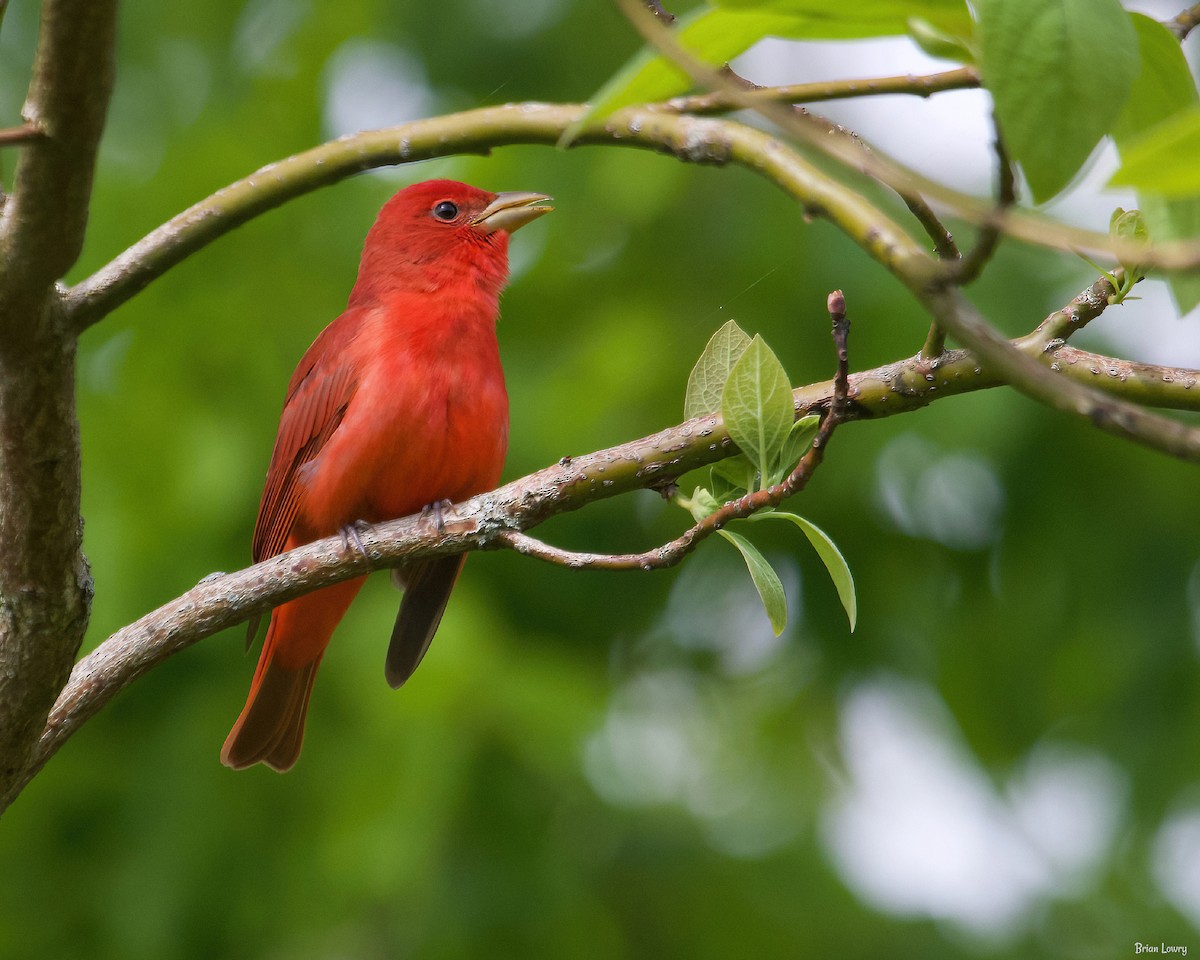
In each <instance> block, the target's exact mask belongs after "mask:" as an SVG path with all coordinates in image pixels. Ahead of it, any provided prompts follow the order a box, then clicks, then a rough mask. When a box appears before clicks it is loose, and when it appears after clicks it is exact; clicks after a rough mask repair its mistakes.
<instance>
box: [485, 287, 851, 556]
mask: <svg viewBox="0 0 1200 960" xmlns="http://www.w3.org/2000/svg"><path fill="white" fill-rule="evenodd" d="M827 306H828V309H829V316H830V319H831V321H832V326H833V342H834V346H835V347H836V349H837V371H836V373H835V374H834V377H833V397H832V399H831V401H830V404H829V406H828V407H827V408H826V410H825V412H824V414H823V415H822V417H821V425H820V427H819V428H818V429H817V435H816V436H815V437H814V438H813V442H812V445H811V446H810V447H809V448H808V450H807V451H805V454H804V456H803V457H801V458H800V462H799V463H797V464H796V467H795V469H793V470H792V472H791V474H789V475H788V476H787V477H786V478H785V479H784V480H782V481H781V482H779V483H777V484H774V485H772V486H770V487H766V488H764V489H762V490H756V491H753V492H749V493H747V494H746V495H745V496H742V497H739V498H738V499H736V500H730V501H729V502H727V503H725V504H723V505H722V506H721V507H719V508H718V509H717V510H715V511H713V512H712V513H710V514H709V515H708V516H706V517H705V518H704V519H702V520H700V521H698V522H697V523H695V524H694V525H693V526H691V527H689V528H688V529H687V530H686V531H685V532H684V533H682V534H681V535H680V536H678V537H676V538H675V539H674V540H671V541H669V542H668V543H664V544H663V545H662V546H659V547H655V548H654V549H652V550H646V551H644V552H642V553H619V554H600V553H581V552H577V551H573V550H563V549H561V548H559V547H554V546H551V545H550V544H548V543H545V542H544V541H541V540H537V539H535V538H534V537H531V536H529V535H528V534H525V533H522V532H520V531H518V530H507V531H505V532H503V533H501V534H499V535H498V536H497V538H496V540H497V542H498V543H500V544H503V545H504V546H507V547H509V548H511V549H513V550H515V551H517V552H518V553H521V554H524V555H525V556H528V557H534V558H536V559H538V560H545V561H547V562H548V563H555V564H559V565H562V566H568V567H573V568H582V567H586V568H589V569H596V570H661V569H663V568H664V567H673V566H675V564H677V563H679V562H680V561H681V560H682V559H683V558H684V557H686V556H687V555H688V554H689V553H691V552H692V551H693V550H695V549H696V547H698V546H699V545H700V543H701V542H702V541H704V540H705V539H707V538H708V537H710V536H712V534H714V533H716V532H717V531H718V530H721V529H722V528H724V527H725V526H726V525H728V524H729V523H730V522H732V521H734V520H742V519H745V518H746V517H748V516H750V515H751V514H753V513H757V512H758V511H759V510H762V509H764V508H766V507H776V506H778V505H779V504H780V503H782V502H783V501H784V500H786V499H787V498H788V497H791V496H794V495H795V494H797V493H799V492H800V491H801V490H803V489H804V487H805V486H806V485H807V483H808V481H809V479H810V478H811V477H812V475H813V473H814V472H815V471H816V469H817V467H819V466H820V465H821V462H822V460H823V459H824V457H825V448H826V447H827V446H828V445H829V440H830V438H831V437H832V436H833V431H834V430H835V429H837V426H838V424H839V423H841V422H843V421H844V420H845V419H846V417H847V413H848V408H849V395H850V380H849V376H850V366H849V352H848V349H847V339H848V337H849V334H850V321H849V320H848V319H847V318H846V298H845V297H844V296H843V295H842V291H841V290H835V291H834V292H833V293H831V294H830V295H829V298H828V301H827Z"/></svg>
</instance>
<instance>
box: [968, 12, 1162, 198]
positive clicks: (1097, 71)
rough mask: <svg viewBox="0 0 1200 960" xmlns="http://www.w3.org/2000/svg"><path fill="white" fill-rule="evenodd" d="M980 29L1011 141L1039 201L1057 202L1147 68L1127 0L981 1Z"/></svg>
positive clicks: (987, 75)
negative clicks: (1142, 68)
mask: <svg viewBox="0 0 1200 960" xmlns="http://www.w3.org/2000/svg"><path fill="white" fill-rule="evenodd" d="M979 37H980V68H981V71H982V74H983V80H984V85H985V86H986V87H987V88H988V90H989V91H990V92H991V94H992V98H993V100H994V102H995V106H996V116H997V118H998V120H999V124H1000V130H1001V132H1002V133H1003V135H1004V142H1005V145H1006V146H1007V147H1008V150H1009V153H1010V154H1011V156H1012V158H1013V159H1014V160H1016V161H1017V162H1018V163H1019V164H1020V165H1021V168H1022V169H1023V170H1024V171H1025V177H1026V179H1027V180H1028V181H1029V186H1030V188H1031V189H1032V191H1033V198H1034V200H1036V201H1037V202H1039V203H1040V202H1042V201H1044V200H1048V199H1050V198H1051V197H1052V196H1054V195H1055V194H1056V193H1058V192H1059V191H1060V190H1062V189H1063V188H1064V187H1065V186H1067V184H1068V183H1070V181H1071V180H1072V178H1073V177H1074V176H1075V174H1076V173H1078V171H1079V168H1080V167H1081V166H1082V165H1083V163H1084V161H1085V160H1087V158H1088V157H1089V156H1090V155H1091V153H1092V149H1093V148H1094V147H1095V146H1096V144H1097V143H1098V142H1099V141H1100V139H1101V137H1103V136H1104V135H1105V134H1106V133H1108V132H1109V131H1110V130H1112V128H1113V126H1114V123H1115V121H1116V120H1117V118H1118V117H1119V116H1120V113H1121V108H1122V106H1124V104H1125V101H1126V100H1127V99H1128V97H1129V94H1130V91H1131V89H1132V87H1133V81H1134V77H1136V76H1137V73H1138V37H1137V33H1136V31H1135V30H1134V28H1133V24H1132V21H1131V20H1130V17H1129V14H1128V13H1126V12H1125V10H1124V9H1123V8H1122V7H1121V4H1120V0H979ZM1100 50H1102V51H1104V53H1103V55H1102V56H1100V55H1097V51H1100Z"/></svg>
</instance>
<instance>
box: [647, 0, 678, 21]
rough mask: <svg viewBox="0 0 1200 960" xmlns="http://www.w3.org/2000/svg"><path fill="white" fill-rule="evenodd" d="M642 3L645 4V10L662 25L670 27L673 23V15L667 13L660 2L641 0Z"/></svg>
mask: <svg viewBox="0 0 1200 960" xmlns="http://www.w3.org/2000/svg"><path fill="white" fill-rule="evenodd" d="M643 2H644V3H645V4H646V9H647V10H649V11H650V12H651V13H652V14H654V16H655V17H657V18H658V19H659V20H661V21H662V22H663V23H665V24H668V25H670V24H672V23H674V22H675V14H673V13H669V12H668V11H667V10H665V9H664V8H663V5H662V0H643Z"/></svg>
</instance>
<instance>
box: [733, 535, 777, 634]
mask: <svg viewBox="0 0 1200 960" xmlns="http://www.w3.org/2000/svg"><path fill="white" fill-rule="evenodd" d="M717 532H718V533H719V534H720V535H721V536H723V537H724V538H725V539H726V540H728V541H729V542H730V543H732V544H733V545H734V546H735V547H737V548H738V550H740V551H741V554H742V559H743V560H745V561H746V569H747V570H749V571H750V579H751V580H753V581H754V586H755V587H756V588H757V589H758V595H759V597H760V598H762V603H763V609H765V610H766V611H767V617H768V618H769V619H770V621H771V629H772V630H774V631H775V636H779V635H780V634H781V633H783V628H784V627H786V626H787V597H786V596H785V594H784V592H783V584H782V583H780V581H779V574H777V573H776V572H775V570H774V568H773V567H772V566H771V565H770V564H769V563H767V560H766V557H764V556H763V555H762V554H761V553H759V552H758V548H757V547H756V546H754V544H752V543H751V542H750V541H749V540H747V539H746V538H745V537H743V536H741V535H740V534H736V533H730V532H729V531H728V530H718V531H717Z"/></svg>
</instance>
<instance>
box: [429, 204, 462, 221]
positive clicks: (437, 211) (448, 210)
mask: <svg viewBox="0 0 1200 960" xmlns="http://www.w3.org/2000/svg"><path fill="white" fill-rule="evenodd" d="M433 215H434V216H435V217H437V218H438V219H439V220H446V221H449V220H453V219H454V218H455V217H457V216H458V205H457V204H455V203H452V202H451V201H449V200H439V201H438V202H437V203H435V204H434V205H433Z"/></svg>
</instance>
